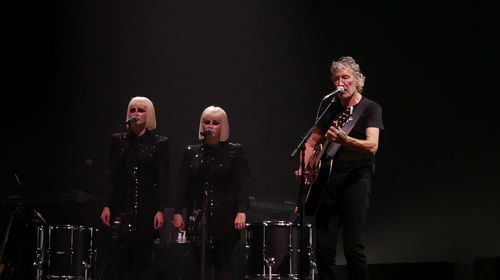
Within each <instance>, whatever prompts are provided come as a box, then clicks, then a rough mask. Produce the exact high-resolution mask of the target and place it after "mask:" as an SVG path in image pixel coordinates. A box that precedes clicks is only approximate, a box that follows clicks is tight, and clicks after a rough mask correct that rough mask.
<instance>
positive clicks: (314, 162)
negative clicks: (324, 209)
mask: <svg viewBox="0 0 500 280" xmlns="http://www.w3.org/2000/svg"><path fill="white" fill-rule="evenodd" d="M353 110H354V109H353V107H352V106H351V107H348V108H346V109H345V111H343V112H342V113H340V114H339V115H338V116H337V117H336V118H335V119H334V120H333V121H332V126H334V127H335V128H337V129H340V128H342V127H343V126H344V125H346V124H347V123H348V122H349V121H350V120H351V117H352V112H353ZM330 144H332V145H333V144H334V143H331V141H329V140H327V139H326V138H323V140H322V141H321V143H319V144H318V145H316V147H315V148H314V151H313V154H312V156H311V158H310V159H309V161H308V162H307V165H306V166H305V169H306V176H305V192H304V193H305V198H304V205H305V207H306V213H307V212H310V209H311V208H312V207H313V205H311V204H313V203H312V202H311V201H313V202H318V200H319V197H320V196H321V193H322V188H321V187H318V186H319V185H324V183H326V182H328V180H329V178H330V176H331V170H332V167H333V164H332V160H329V168H328V169H326V168H324V169H325V170H328V172H323V174H320V170H322V166H323V165H324V164H326V163H324V162H323V161H322V157H323V155H324V153H325V151H326V150H327V149H328V147H329V146H330ZM331 156H333V155H331ZM318 179H320V182H318ZM308 209H309V210H308Z"/></svg>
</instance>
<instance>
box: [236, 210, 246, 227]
mask: <svg viewBox="0 0 500 280" xmlns="http://www.w3.org/2000/svg"><path fill="white" fill-rule="evenodd" d="M246 219H247V216H246V214H245V213H242V212H238V213H236V218H235V219H234V228H235V229H237V230H242V229H244V228H245V226H246V224H245V223H246Z"/></svg>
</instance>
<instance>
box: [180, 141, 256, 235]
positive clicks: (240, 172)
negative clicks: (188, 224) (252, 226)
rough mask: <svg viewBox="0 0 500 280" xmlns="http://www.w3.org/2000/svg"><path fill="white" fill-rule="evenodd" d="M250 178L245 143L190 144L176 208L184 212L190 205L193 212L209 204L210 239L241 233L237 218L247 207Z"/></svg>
mask: <svg viewBox="0 0 500 280" xmlns="http://www.w3.org/2000/svg"><path fill="white" fill-rule="evenodd" d="M249 180H250V179H249V168H248V162H247V159H246V157H245V154H244V152H243V147H242V145H241V144H237V143H229V142H220V143H218V144H217V145H216V146H209V145H207V144H205V143H204V142H203V143H201V144H197V145H188V146H186V148H185V151H184V156H183V159H182V163H181V167H180V178H179V189H178V195H177V198H178V203H177V205H176V206H175V210H176V212H177V213H180V212H181V210H182V209H183V208H186V209H187V213H188V214H189V213H191V211H193V210H195V209H204V208H203V207H204V206H205V213H206V218H207V233H208V235H209V236H208V237H209V239H214V240H220V239H225V238H227V237H229V236H237V235H238V236H239V234H238V231H237V230H235V229H234V219H235V217H236V213H237V212H242V213H246V211H247V208H248V188H249ZM204 202H205V203H204Z"/></svg>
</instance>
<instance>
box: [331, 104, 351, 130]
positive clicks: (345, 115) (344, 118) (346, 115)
mask: <svg viewBox="0 0 500 280" xmlns="http://www.w3.org/2000/svg"><path fill="white" fill-rule="evenodd" d="M353 111H354V107H353V106H350V107H347V108H345V110H344V112H342V113H340V115H339V116H338V117H337V120H336V121H335V124H336V126H337V127H338V128H342V127H343V126H344V125H345V124H346V123H348V122H349V120H351V117H352V112H353Z"/></svg>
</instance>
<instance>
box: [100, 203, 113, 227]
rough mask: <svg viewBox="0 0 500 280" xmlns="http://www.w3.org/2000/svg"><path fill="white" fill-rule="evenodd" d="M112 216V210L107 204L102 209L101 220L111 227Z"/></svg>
mask: <svg viewBox="0 0 500 280" xmlns="http://www.w3.org/2000/svg"><path fill="white" fill-rule="evenodd" d="M110 216H111V211H109V207H108V206H105V207H104V208H103V209H102V213H101V221H102V223H103V224H105V225H106V226H108V227H109V219H110Z"/></svg>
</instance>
